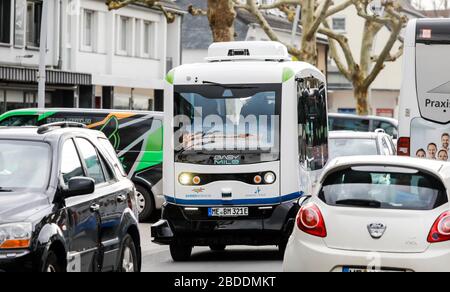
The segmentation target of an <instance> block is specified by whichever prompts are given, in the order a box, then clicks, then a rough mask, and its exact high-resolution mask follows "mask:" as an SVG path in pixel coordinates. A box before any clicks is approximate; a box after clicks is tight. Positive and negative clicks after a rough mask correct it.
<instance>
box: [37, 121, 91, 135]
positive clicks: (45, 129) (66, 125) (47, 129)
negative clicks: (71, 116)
mask: <svg viewBox="0 0 450 292" xmlns="http://www.w3.org/2000/svg"><path fill="white" fill-rule="evenodd" d="M63 128H82V129H85V128H87V127H86V125H85V124H81V123H76V122H56V123H50V124H46V125H42V126H40V127H39V128H38V130H37V132H38V134H45V133H48V132H50V131H52V130H55V129H63Z"/></svg>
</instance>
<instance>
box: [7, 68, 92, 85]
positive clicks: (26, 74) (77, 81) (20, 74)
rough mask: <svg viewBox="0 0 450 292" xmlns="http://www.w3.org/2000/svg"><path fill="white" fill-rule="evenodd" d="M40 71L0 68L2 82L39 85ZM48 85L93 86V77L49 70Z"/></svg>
mask: <svg viewBox="0 0 450 292" xmlns="http://www.w3.org/2000/svg"><path fill="white" fill-rule="evenodd" d="M37 77H38V70H37V69H35V68H25V67H8V66H0V81H3V82H5V81H6V82H28V83H37ZM46 83H47V84H58V85H92V75H91V74H85V73H75V72H65V71H59V70H47V80H46Z"/></svg>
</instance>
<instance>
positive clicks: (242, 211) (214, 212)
mask: <svg viewBox="0 0 450 292" xmlns="http://www.w3.org/2000/svg"><path fill="white" fill-rule="evenodd" d="M208 216H209V217H241V216H244V217H246V216H248V208H247V207H239V208H237V207H230V208H209V209H208Z"/></svg>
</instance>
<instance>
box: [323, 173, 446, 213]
mask: <svg viewBox="0 0 450 292" xmlns="http://www.w3.org/2000/svg"><path fill="white" fill-rule="evenodd" d="M319 198H320V199H321V200H322V201H324V202H325V203H326V204H328V205H331V206H341V207H365V208H381V209H400V210H433V209H435V208H437V207H439V206H442V205H443V204H445V203H447V202H448V198H447V194H446V191H445V187H444V185H443V184H442V182H441V181H440V180H439V179H437V178H435V177H433V176H431V175H428V174H425V173H422V172H420V171H418V170H414V169H407V168H392V167H381V166H370V167H369V166H368V167H354V168H351V169H346V170H343V171H339V172H336V173H333V174H331V175H330V176H328V177H327V178H326V180H325V182H324V184H323V187H322V189H321V191H320V194H319Z"/></svg>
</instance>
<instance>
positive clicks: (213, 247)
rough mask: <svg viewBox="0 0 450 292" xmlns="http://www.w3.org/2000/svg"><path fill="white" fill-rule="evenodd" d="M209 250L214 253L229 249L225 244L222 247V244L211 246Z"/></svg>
mask: <svg viewBox="0 0 450 292" xmlns="http://www.w3.org/2000/svg"><path fill="white" fill-rule="evenodd" d="M209 248H210V249H211V250H212V251H224V250H225V249H226V248H227V246H226V245H224V244H222V245H221V244H217V245H210V246H209Z"/></svg>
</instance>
